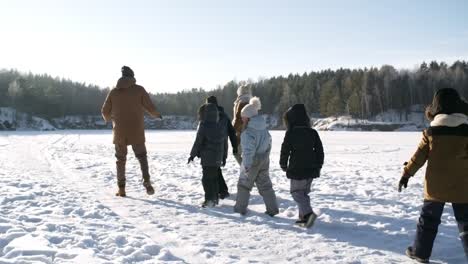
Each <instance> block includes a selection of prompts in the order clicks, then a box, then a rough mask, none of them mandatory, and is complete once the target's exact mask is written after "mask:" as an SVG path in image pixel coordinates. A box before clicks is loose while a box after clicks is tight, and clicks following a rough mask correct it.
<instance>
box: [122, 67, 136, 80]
mask: <svg viewBox="0 0 468 264" xmlns="http://www.w3.org/2000/svg"><path fill="white" fill-rule="evenodd" d="M122 77H132V78H133V77H135V74H134V73H133V70H132V69H131V68H130V67H128V66H123V67H122Z"/></svg>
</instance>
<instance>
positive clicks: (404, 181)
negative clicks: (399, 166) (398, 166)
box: [398, 162, 411, 192]
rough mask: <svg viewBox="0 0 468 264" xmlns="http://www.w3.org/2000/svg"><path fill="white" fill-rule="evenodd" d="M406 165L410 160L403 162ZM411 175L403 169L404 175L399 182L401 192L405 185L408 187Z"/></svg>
mask: <svg viewBox="0 0 468 264" xmlns="http://www.w3.org/2000/svg"><path fill="white" fill-rule="evenodd" d="M403 165H404V166H406V165H408V162H405V163H403ZM410 177H411V175H409V174H408V173H407V172H406V170H403V175H401V178H400V182H398V192H401V189H402V188H403V187H405V189H406V188H408V181H409V178H410Z"/></svg>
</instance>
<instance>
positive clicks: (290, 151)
mask: <svg viewBox="0 0 468 264" xmlns="http://www.w3.org/2000/svg"><path fill="white" fill-rule="evenodd" d="M284 122H285V125H286V129H287V130H286V134H285V136H284V141H283V144H282V145H281V156H280V166H281V169H283V171H285V172H286V176H287V177H288V178H289V179H291V187H290V192H291V195H292V197H293V199H294V201H296V203H297V205H298V207H299V220H298V221H296V224H299V225H301V226H305V227H307V228H309V227H311V226H312V225H313V224H314V221H315V219H316V218H317V215H316V214H315V213H314V211H313V210H312V207H311V205H310V197H309V193H310V188H311V184H312V180H313V179H315V178H318V177H320V169H321V168H322V165H323V159H324V154H323V146H322V141H321V140H320V136H319V135H318V133H317V131H315V129H313V128H312V127H311V125H310V118H309V116H308V115H307V111H306V108H305V106H304V105H303V104H296V105H294V106H292V107H291V108H289V110H288V111H287V112H286V113H285V114H284Z"/></svg>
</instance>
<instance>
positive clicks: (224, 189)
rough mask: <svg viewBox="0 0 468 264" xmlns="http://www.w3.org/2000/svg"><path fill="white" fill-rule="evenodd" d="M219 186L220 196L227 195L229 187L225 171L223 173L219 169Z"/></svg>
mask: <svg viewBox="0 0 468 264" xmlns="http://www.w3.org/2000/svg"><path fill="white" fill-rule="evenodd" d="M218 186H219V189H218V191H219V193H220V194H226V193H228V192H229V191H228V187H227V185H226V181H225V180H224V177H223V171H221V168H218Z"/></svg>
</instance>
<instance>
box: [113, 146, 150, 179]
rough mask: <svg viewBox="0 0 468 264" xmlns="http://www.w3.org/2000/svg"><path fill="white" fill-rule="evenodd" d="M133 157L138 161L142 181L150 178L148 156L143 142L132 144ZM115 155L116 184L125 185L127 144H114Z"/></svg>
mask: <svg viewBox="0 0 468 264" xmlns="http://www.w3.org/2000/svg"><path fill="white" fill-rule="evenodd" d="M132 149H133V152H134V153H135V157H136V158H137V159H138V162H140V168H141V174H142V176H143V180H144V181H149V180H150V174H149V166H148V157H147V155H146V146H145V144H137V145H132ZM115 157H116V158H117V162H116V166H117V185H118V186H119V187H125V181H126V178H125V164H126V162H127V145H118V144H115Z"/></svg>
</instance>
